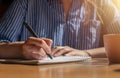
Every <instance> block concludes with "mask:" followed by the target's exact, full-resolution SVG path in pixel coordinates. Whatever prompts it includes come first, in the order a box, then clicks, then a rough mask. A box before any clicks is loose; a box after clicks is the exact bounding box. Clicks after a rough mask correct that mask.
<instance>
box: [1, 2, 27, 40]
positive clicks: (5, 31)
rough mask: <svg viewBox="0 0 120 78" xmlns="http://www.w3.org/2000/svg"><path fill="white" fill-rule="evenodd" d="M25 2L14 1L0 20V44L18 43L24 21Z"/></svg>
mask: <svg viewBox="0 0 120 78" xmlns="http://www.w3.org/2000/svg"><path fill="white" fill-rule="evenodd" d="M26 9H27V0H14V2H13V3H12V4H11V5H10V7H9V9H8V10H7V12H6V13H5V14H4V16H3V18H2V19H1V20H0V42H14V41H18V40H19V38H20V34H21V31H22V24H23V21H24V19H25V14H26Z"/></svg>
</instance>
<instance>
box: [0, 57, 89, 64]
mask: <svg viewBox="0 0 120 78" xmlns="http://www.w3.org/2000/svg"><path fill="white" fill-rule="evenodd" d="M89 59H91V57H88V56H60V57H54V58H53V59H50V58H45V59H43V60H21V59H0V63H16V64H55V63H65V62H73V61H84V60H89Z"/></svg>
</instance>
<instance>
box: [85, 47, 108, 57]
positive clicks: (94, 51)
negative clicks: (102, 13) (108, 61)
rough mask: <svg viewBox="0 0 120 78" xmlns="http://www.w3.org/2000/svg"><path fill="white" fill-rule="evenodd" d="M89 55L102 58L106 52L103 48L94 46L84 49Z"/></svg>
mask: <svg viewBox="0 0 120 78" xmlns="http://www.w3.org/2000/svg"><path fill="white" fill-rule="evenodd" d="M86 51H87V52H88V53H89V55H91V56H92V57H93V58H104V57H106V52H105V48H104V47H102V48H95V49H89V50H86Z"/></svg>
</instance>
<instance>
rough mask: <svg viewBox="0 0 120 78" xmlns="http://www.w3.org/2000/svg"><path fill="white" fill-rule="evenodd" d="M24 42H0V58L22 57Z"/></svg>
mask: <svg viewBox="0 0 120 78" xmlns="http://www.w3.org/2000/svg"><path fill="white" fill-rule="evenodd" d="M23 43H24V42H13V43H0V58H23V55H22V45H23Z"/></svg>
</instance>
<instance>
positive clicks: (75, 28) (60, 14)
mask: <svg viewBox="0 0 120 78" xmlns="http://www.w3.org/2000/svg"><path fill="white" fill-rule="evenodd" d="M91 10H92V12H93V13H91V18H90V20H89V21H90V22H89V24H84V22H85V7H84V5H83V3H81V2H80V1H79V0H73V1H72V5H71V8H70V10H69V13H68V17H67V18H66V19H65V18H64V10H63V6H62V4H61V2H60V0H14V2H13V3H12V5H11V6H10V7H9V9H8V11H7V12H6V14H5V16H4V17H3V19H2V20H1V21H0V41H1V42H2V41H8V42H15V41H25V40H26V39H27V38H28V37H30V36H32V35H31V34H30V32H29V31H28V30H27V29H26V28H25V26H24V24H23V22H24V21H25V22H27V23H28V24H29V25H30V26H31V27H32V29H33V30H34V31H35V32H36V33H37V35H39V37H40V38H41V37H45V38H50V39H52V40H53V46H70V47H73V48H76V49H81V50H82V49H90V48H96V47H99V46H100V45H99V43H100V31H101V22H100V20H98V19H97V18H96V11H95V9H93V8H92V7H91Z"/></svg>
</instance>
